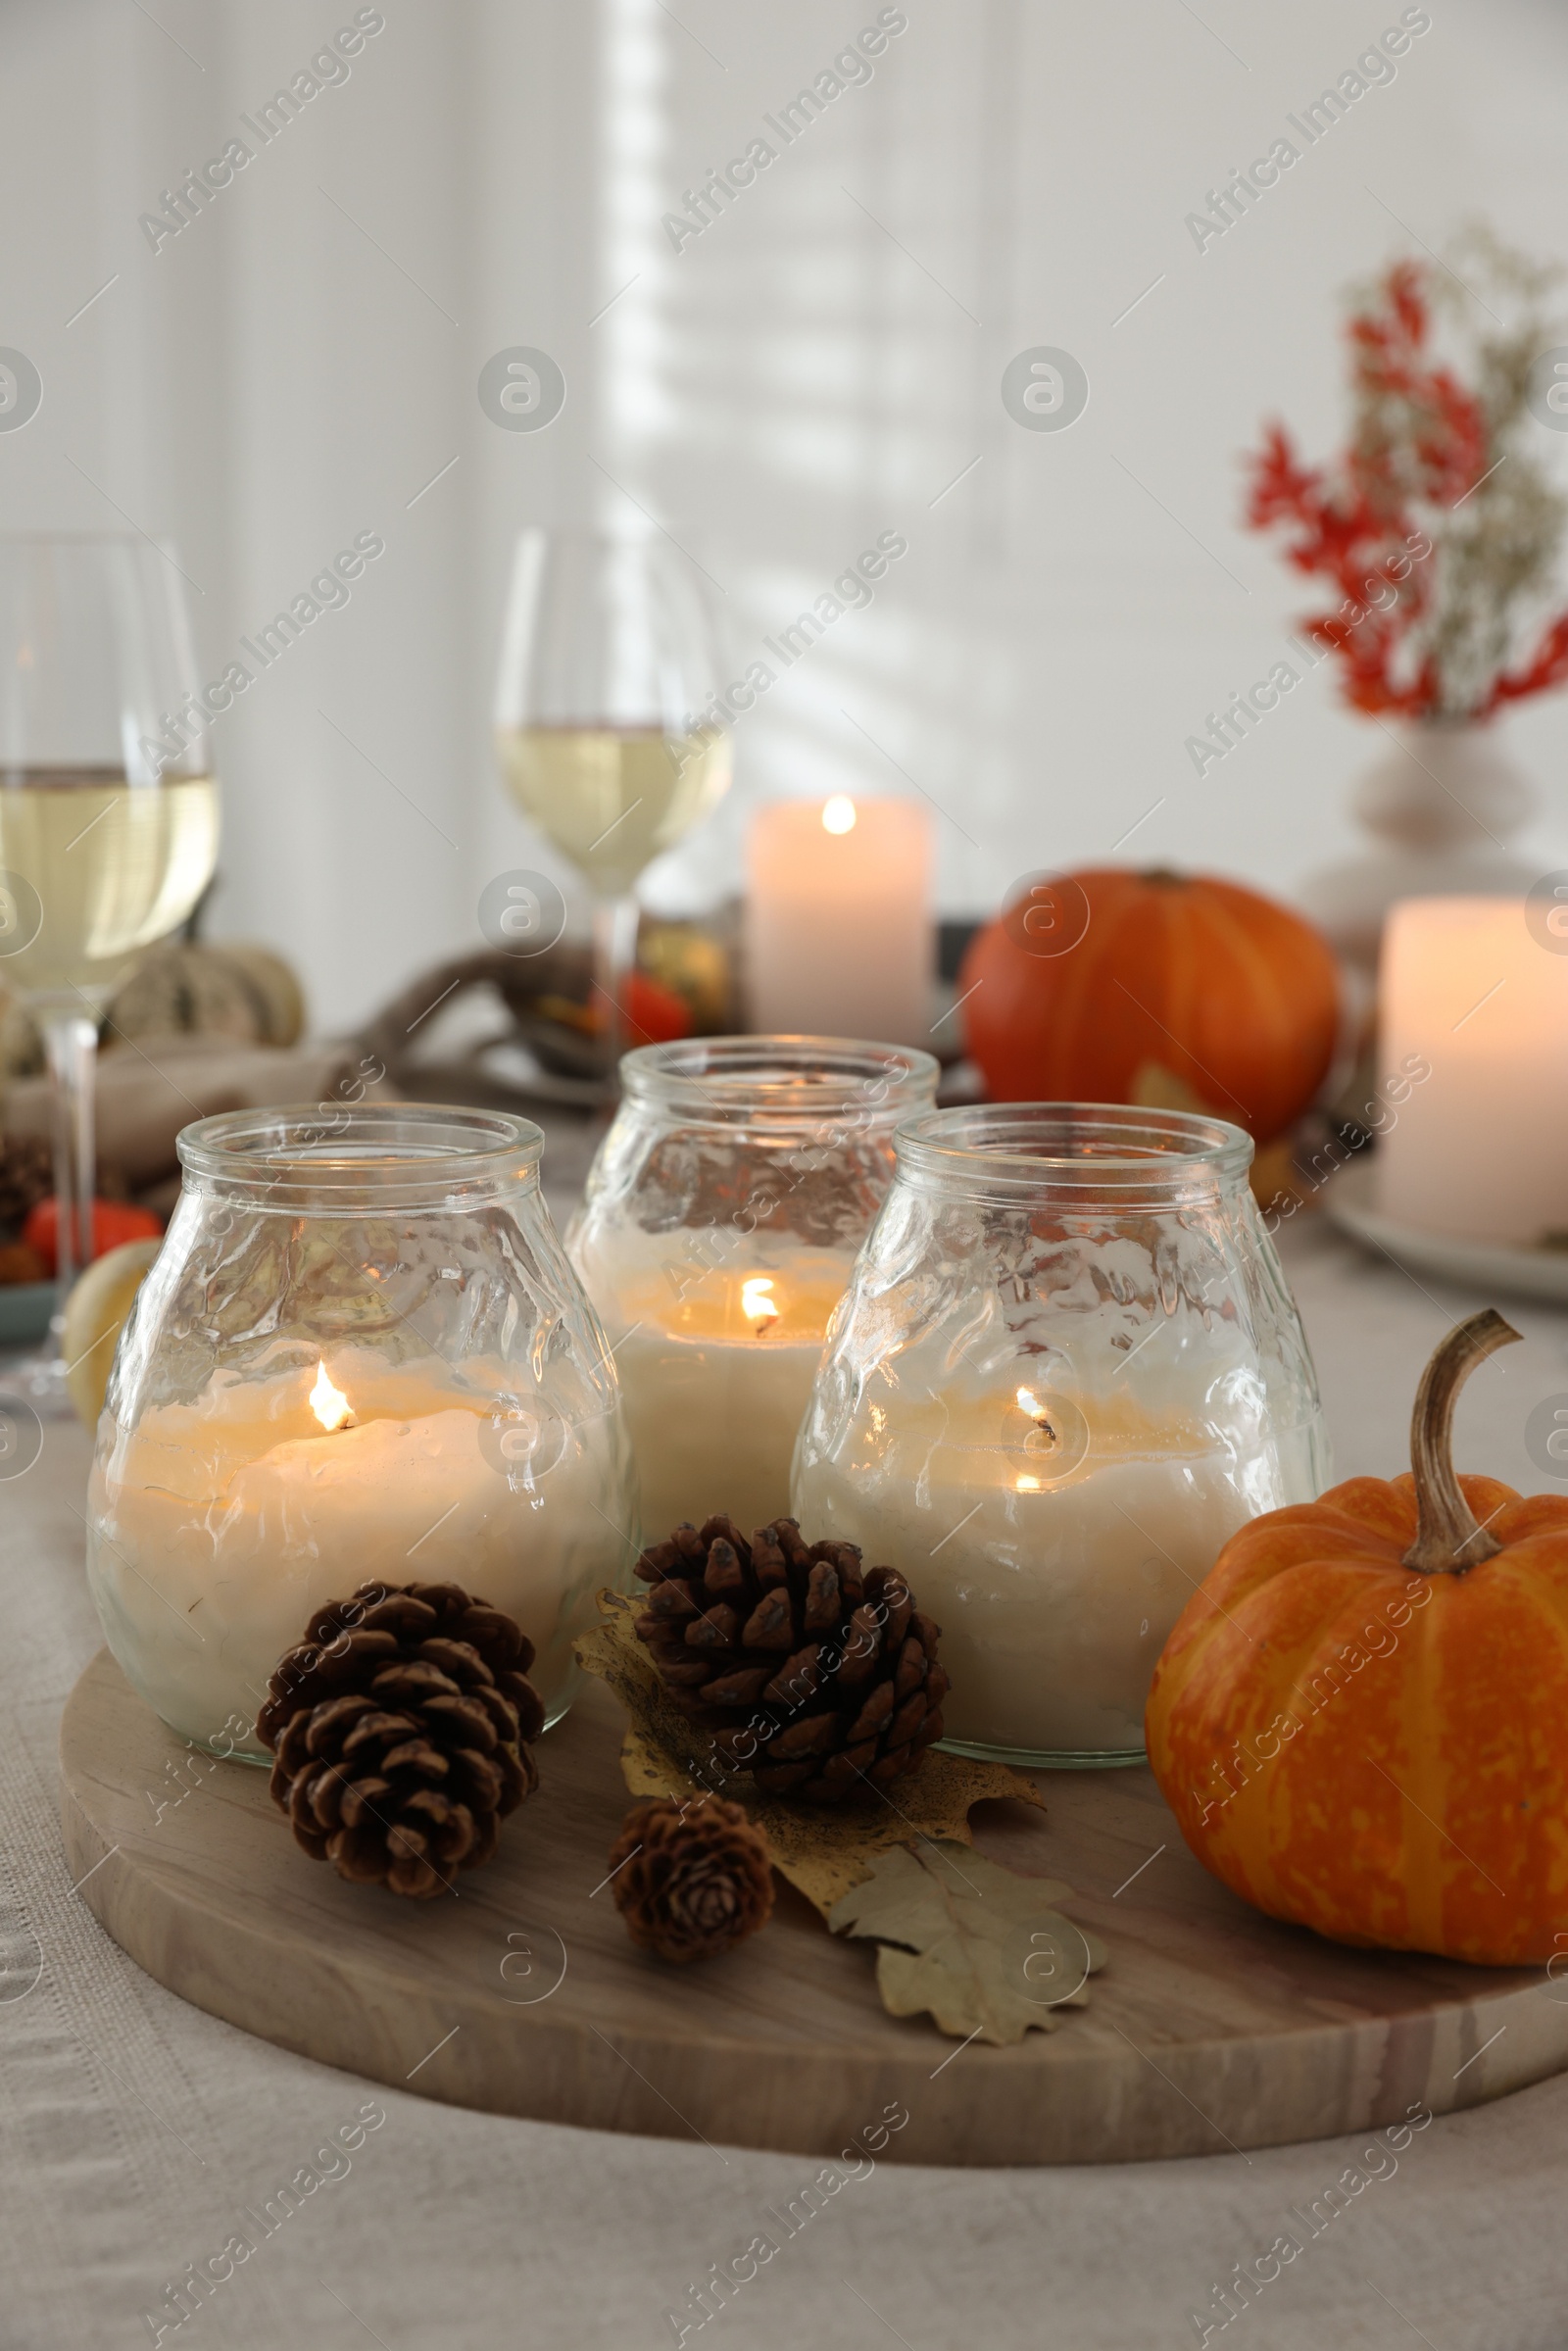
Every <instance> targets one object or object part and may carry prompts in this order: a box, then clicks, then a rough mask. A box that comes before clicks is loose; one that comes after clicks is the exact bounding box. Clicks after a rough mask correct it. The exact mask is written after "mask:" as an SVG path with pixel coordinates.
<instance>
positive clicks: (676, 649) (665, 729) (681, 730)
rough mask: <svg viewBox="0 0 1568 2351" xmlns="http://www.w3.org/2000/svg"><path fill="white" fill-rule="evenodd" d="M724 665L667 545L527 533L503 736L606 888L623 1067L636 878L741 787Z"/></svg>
mask: <svg viewBox="0 0 1568 2351" xmlns="http://www.w3.org/2000/svg"><path fill="white" fill-rule="evenodd" d="M717 661H718V654H717V648H716V640H715V633H714V630H713V627H712V622H711V612H710V608H709V603H708V599H707V597H706V596H705V594H704V592H703V590H702V588H701V585H700V583H699V581H698V580H697V579H696V578H695V577H694V575H693V568H692V566H691V565H690V564H689V563H684V562H683V561H681V560H680V559H679V558H678V557H677V556H676V555H675V554H674V553H673V552H672V551H671V550H669V549H668V548H665V547H663V546H662V545H661V544H660V543H659V542H657V541H650V540H645V539H629V538H616V537H612V536H609V535H606V534H604V533H600V532H591V531H546V530H541V529H538V528H533V529H529V530H525V531H523V532H522V533H521V534H520V535H519V537H518V540H517V546H516V553H515V557H514V561H513V567H512V587H511V593H510V595H509V597H508V602H507V615H506V624H505V628H504V632H503V638H502V648H501V668H500V675H499V678H498V680H497V685H496V710H495V720H496V739H497V745H498V748H499V751H500V755H501V761H502V766H503V768H504V770H505V773H506V778H507V783H508V787H509V789H510V791H511V793H512V797H513V799H514V800H515V802H516V804H517V806H518V807H519V808H521V809H522V810H523V812H524V814H525V815H528V816H531V817H532V818H533V820H534V822H535V823H536V824H537V825H539V826H540V828H541V829H542V830H543V831H544V832H545V833H546V834H547V835H548V836H549V838H550V839H551V840H552V841H553V842H554V843H555V845H556V847H557V848H558V849H560V850H563V851H564V853H565V855H566V856H567V857H570V858H571V860H572V862H573V864H575V865H576V866H577V867H578V869H579V871H580V872H581V873H582V874H583V876H584V877H585V879H586V880H587V882H588V884H589V886H590V888H591V889H592V891H593V895H594V969H595V981H596V994H595V1006H594V1009H595V1014H596V1017H597V1019H598V1021H599V1022H600V1023H602V1038H603V1044H604V1051H605V1057H606V1067H607V1072H609V1073H613V1070H614V1068H615V1065H616V1063H617V1061H618V1060H619V1058H620V1053H621V1049H622V1047H623V1045H624V1044H625V1042H626V1030H627V1027H628V1020H627V1013H626V982H627V980H628V978H629V977H630V974H631V971H632V968H633V966H634V965H635V962H636V957H637V915H638V908H637V901H636V898H635V896H634V895H633V884H634V883H635V882H636V879H637V876H638V875H639V874H640V873H641V872H642V870H643V868H644V867H645V866H646V865H648V864H649V863H651V862H652V860H653V859H654V858H655V857H658V856H659V854H660V852H661V851H662V850H665V849H669V848H671V847H672V846H673V844H674V843H675V842H677V841H679V840H680V839H681V838H682V837H683V835H685V834H686V833H688V832H690V831H691V829H692V827H693V825H695V824H697V823H699V822H700V821H701V819H702V818H703V817H704V816H706V815H707V814H708V812H709V810H710V809H711V808H713V807H714V806H715V805H716V803H717V802H718V801H720V800H721V799H722V798H723V796H724V793H725V792H726V791H727V790H728V788H729V780H730V765H731V759H730V753H731V738H730V732H729V728H728V726H727V725H726V724H725V723H723V721H722V719H721V717H720V716H719V714H718V710H717V707H716V706H715V707H714V708H713V709H711V710H708V711H707V712H706V713H703V705H704V703H705V701H707V700H708V699H709V698H710V696H711V692H712V688H713V685H714V683H715V681H716V679H717V677H718V675H719V674H720V673H719V670H718V667H717ZM699 713H703V714H701V715H699Z"/></svg>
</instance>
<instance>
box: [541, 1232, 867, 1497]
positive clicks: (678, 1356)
mask: <svg viewBox="0 0 1568 2351" xmlns="http://www.w3.org/2000/svg"><path fill="white" fill-rule="evenodd" d="M681 1238H682V1240H683V1241H687V1242H689V1241H690V1240H691V1238H692V1236H691V1235H690V1234H684V1235H682V1236H681ZM665 1260H667V1263H666V1262H664V1261H665ZM578 1270H579V1272H580V1273H581V1275H582V1278H583V1285H584V1287H585V1289H586V1290H587V1292H588V1295H589V1297H590V1298H592V1300H593V1302H594V1304H595V1306H596V1307H597V1308H598V1311H599V1314H600V1318H601V1320H602V1321H603V1322H604V1325H605V1329H606V1333H607V1335H608V1337H609V1340H610V1344H611V1347H612V1348H613V1352H614V1358H615V1373H616V1377H617V1378H618V1380H619V1382H620V1396H621V1407H622V1410H623V1412H624V1414H625V1419H626V1427H627V1430H628V1433H629V1435H630V1437H631V1444H632V1451H633V1453H634V1454H635V1456H636V1461H637V1471H638V1478H639V1482H640V1486H641V1493H642V1513H641V1515H642V1530H643V1540H644V1542H645V1543H659V1542H662V1540H663V1538H664V1537H665V1536H666V1535H667V1534H668V1533H669V1531H670V1529H671V1528H672V1527H675V1526H678V1525H679V1524H680V1522H681V1520H682V1519H690V1520H691V1521H692V1522H693V1524H694V1525H698V1526H700V1525H701V1524H702V1522H703V1520H704V1519H705V1518H707V1517H709V1516H711V1514H713V1513H714V1512H720V1511H721V1512H724V1513H726V1514H727V1515H728V1516H729V1517H731V1518H733V1519H734V1520H735V1521H736V1523H737V1525H739V1526H740V1527H741V1528H742V1529H743V1530H744V1531H745V1532H746V1533H747V1534H750V1533H751V1531H752V1529H753V1528H754V1527H761V1526H766V1525H767V1524H768V1522H769V1521H770V1520H772V1519H775V1518H781V1517H782V1516H783V1515H784V1514H785V1513H786V1512H787V1511H788V1509H789V1506H790V1457H791V1455H792V1453H793V1452H794V1449H795V1438H796V1433H797V1431H798V1430H799V1428H800V1425H801V1421H802V1419H803V1417H804V1415H805V1412H806V1407H807V1404H808V1403H809V1400H810V1395H811V1384H812V1382H813V1380H814V1379H815V1377H816V1367H817V1364H818V1362H819V1361H820V1359H821V1353H822V1341H823V1337H824V1335H825V1333H826V1330H827V1324H828V1317H829V1316H830V1315H831V1313H832V1311H833V1308H834V1307H835V1306H836V1305H837V1303H838V1301H839V1299H840V1298H841V1297H842V1296H843V1294H844V1290H845V1286H846V1284H847V1283H848V1281H849V1278H850V1260H849V1258H848V1257H847V1256H844V1257H841V1256H836V1255H834V1254H832V1253H831V1252H829V1251H826V1250H820V1249H780V1248H778V1247H777V1246H776V1245H774V1246H770V1247H769V1249H767V1251H766V1253H765V1255H764V1253H763V1251H762V1249H761V1248H760V1242H759V1241H756V1240H754V1241H751V1242H749V1243H748V1245H747V1253H746V1254H745V1255H744V1257H742V1256H739V1255H737V1256H736V1257H735V1258H734V1261H733V1262H732V1263H727V1264H725V1265H722V1266H720V1267H718V1268H715V1269H713V1270H711V1271H704V1270H703V1269H702V1267H701V1266H700V1265H699V1266H694V1265H693V1263H692V1261H691V1259H690V1258H689V1256H687V1255H686V1254H685V1253H684V1252H679V1253H677V1252H675V1251H673V1250H671V1249H670V1248H669V1246H668V1245H667V1244H661V1243H659V1242H658V1241H657V1240H656V1238H655V1237H654V1236H651V1235H649V1236H641V1237H639V1238H638V1239H637V1240H636V1241H634V1242H631V1241H624V1240H623V1242H622V1244H621V1246H620V1247H619V1248H618V1249H615V1250H614V1251H613V1252H610V1251H606V1250H603V1249H601V1250H599V1251H596V1252H592V1253H591V1254H590V1255H589V1256H587V1257H586V1258H585V1260H584V1261H582V1262H580V1263H579V1266H578Z"/></svg>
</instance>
